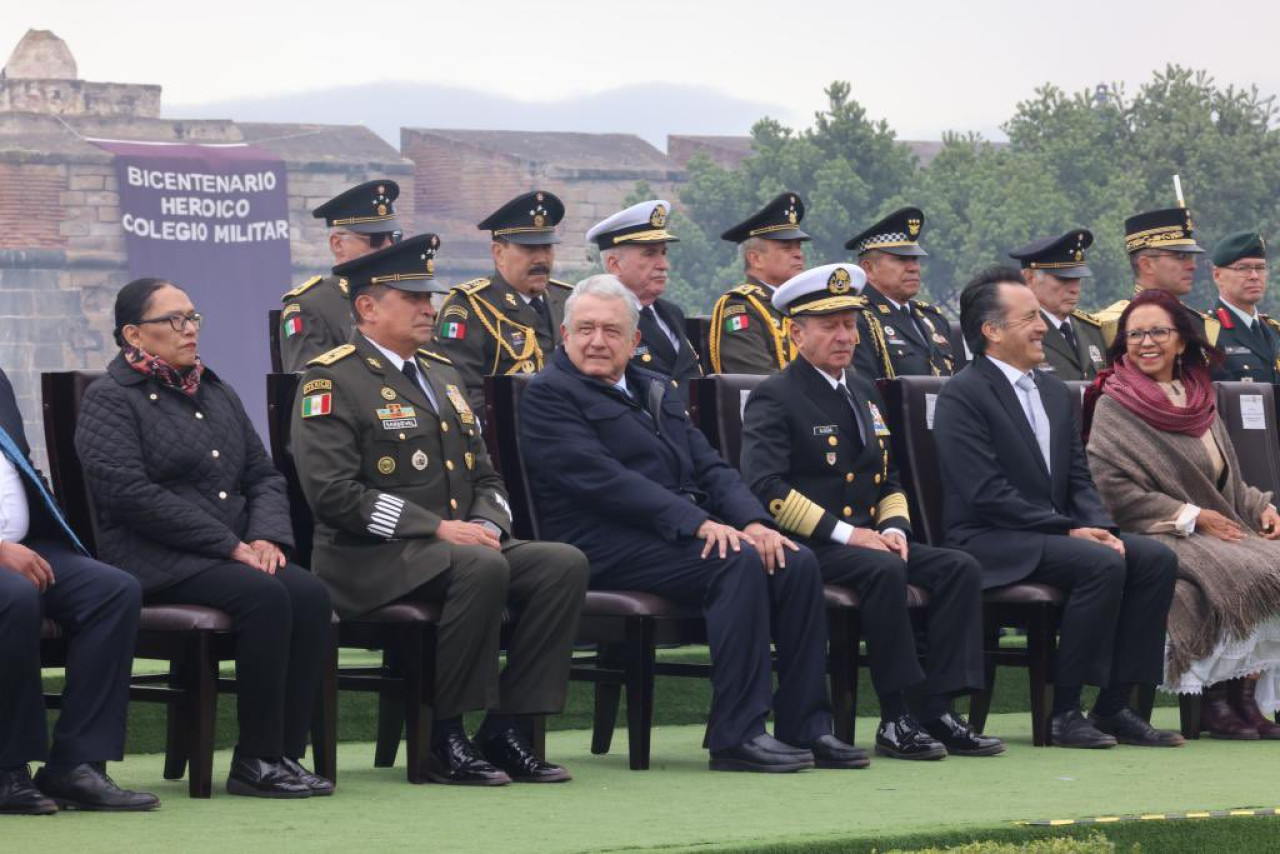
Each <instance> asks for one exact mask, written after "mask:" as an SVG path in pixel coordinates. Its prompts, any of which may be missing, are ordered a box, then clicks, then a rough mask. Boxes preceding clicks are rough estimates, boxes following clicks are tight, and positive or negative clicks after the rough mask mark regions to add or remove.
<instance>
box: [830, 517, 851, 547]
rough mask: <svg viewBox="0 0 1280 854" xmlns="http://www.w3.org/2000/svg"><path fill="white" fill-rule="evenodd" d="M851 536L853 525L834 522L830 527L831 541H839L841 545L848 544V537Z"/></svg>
mask: <svg viewBox="0 0 1280 854" xmlns="http://www.w3.org/2000/svg"><path fill="white" fill-rule="evenodd" d="M852 536H853V526H852V525H850V524H849V523H848V522H836V526H835V527H834V528H832V529H831V542H833V543H839V544H840V545H842V546H847V545H848V544H849V538H850V537H852Z"/></svg>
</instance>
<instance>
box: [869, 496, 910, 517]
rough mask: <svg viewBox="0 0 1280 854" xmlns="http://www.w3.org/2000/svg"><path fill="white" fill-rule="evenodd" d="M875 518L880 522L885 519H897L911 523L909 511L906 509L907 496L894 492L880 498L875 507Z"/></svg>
mask: <svg viewBox="0 0 1280 854" xmlns="http://www.w3.org/2000/svg"><path fill="white" fill-rule="evenodd" d="M876 518H877V519H879V520H880V521H881V522H883V521H884V520H885V519H897V518H901V519H906V520H907V521H911V511H910V510H908V509H907V496H905V495H903V494H902V493H901V492H895V493H893V494H892V495H886V496H885V497H884V498H881V499H880V503H879V504H877V505H876Z"/></svg>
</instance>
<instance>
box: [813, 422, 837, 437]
mask: <svg viewBox="0 0 1280 854" xmlns="http://www.w3.org/2000/svg"><path fill="white" fill-rule="evenodd" d="M838 432H840V431H839V430H837V429H836V425H834V424H823V425H822V426H820V427H814V428H813V435H815V436H834V435H835V434H836V433H838Z"/></svg>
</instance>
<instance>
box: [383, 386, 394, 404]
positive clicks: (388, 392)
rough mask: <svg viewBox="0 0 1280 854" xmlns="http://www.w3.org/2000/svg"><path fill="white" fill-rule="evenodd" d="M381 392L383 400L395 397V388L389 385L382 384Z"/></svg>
mask: <svg viewBox="0 0 1280 854" xmlns="http://www.w3.org/2000/svg"><path fill="white" fill-rule="evenodd" d="M381 394H382V399H383V400H395V399H396V390H395V389H393V388H391V387H390V386H385V385H384V386H383V387H382V392H381Z"/></svg>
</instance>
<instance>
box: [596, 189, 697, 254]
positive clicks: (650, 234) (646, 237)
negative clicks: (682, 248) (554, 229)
mask: <svg viewBox="0 0 1280 854" xmlns="http://www.w3.org/2000/svg"><path fill="white" fill-rule="evenodd" d="M670 216H671V203H670V202H668V201H667V200H666V199H653V200H651V201H647V202H641V203H640V204H638V205H632V206H631V207H629V208H627V209H626V210H621V211H618V212H617V213H616V214H614V215H613V216H611V217H609V218H608V219H605V220H603V221H601V222H597V223H596V224H595V225H593V226H591V228H590V229H589V230H588V231H587V240H594V241H595V243H596V246H599V247H600V248H601V249H612V248H613V247H615V246H630V245H637V244H643V243H679V242H680V239H679V238H678V237H676V236H674V235H673V234H671V232H669V231H667V219H668V218H669V217H670Z"/></svg>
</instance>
